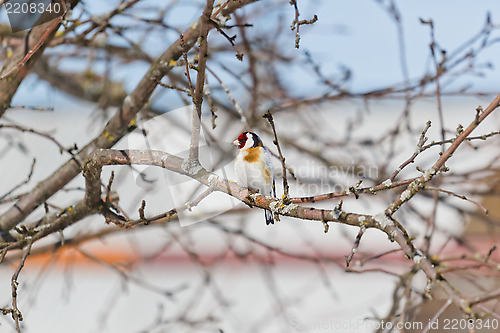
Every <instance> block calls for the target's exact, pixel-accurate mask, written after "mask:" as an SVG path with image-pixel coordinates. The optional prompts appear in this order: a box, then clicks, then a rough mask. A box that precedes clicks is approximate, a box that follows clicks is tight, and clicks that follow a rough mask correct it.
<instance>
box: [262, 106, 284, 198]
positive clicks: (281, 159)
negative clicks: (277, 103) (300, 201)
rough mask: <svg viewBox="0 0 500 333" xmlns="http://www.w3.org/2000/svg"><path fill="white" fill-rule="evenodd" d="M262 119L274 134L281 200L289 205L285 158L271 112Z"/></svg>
mask: <svg viewBox="0 0 500 333" xmlns="http://www.w3.org/2000/svg"><path fill="white" fill-rule="evenodd" d="M263 117H264V118H266V119H267V121H268V122H269V124H270V125H271V128H272V129H273V133H274V140H273V143H274V144H275V146H276V147H277V148H278V154H279V155H280V161H281V168H282V172H283V192H284V193H283V200H284V202H285V204H288V203H290V199H289V194H288V192H289V187H288V180H287V178H286V165H285V157H284V156H283V154H282V153H281V147H280V143H279V141H278V134H277V133H276V127H275V125H274V119H273V115H272V114H271V112H269V111H268V112H266V113H265V114H264V116H263Z"/></svg>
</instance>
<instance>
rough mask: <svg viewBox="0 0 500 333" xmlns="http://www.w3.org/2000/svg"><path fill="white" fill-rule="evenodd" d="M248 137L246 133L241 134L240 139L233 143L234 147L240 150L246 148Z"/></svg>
mask: <svg viewBox="0 0 500 333" xmlns="http://www.w3.org/2000/svg"><path fill="white" fill-rule="evenodd" d="M247 140H248V137H247V134H246V133H241V134H240V135H239V136H238V139H236V140H234V141H233V145H235V146H238V149H241V148H243V147H245V144H246V143H247Z"/></svg>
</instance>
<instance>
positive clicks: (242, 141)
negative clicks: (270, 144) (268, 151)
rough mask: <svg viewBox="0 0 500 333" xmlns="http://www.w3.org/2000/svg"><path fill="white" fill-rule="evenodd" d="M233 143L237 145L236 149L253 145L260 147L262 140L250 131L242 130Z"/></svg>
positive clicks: (243, 148)
mask: <svg viewBox="0 0 500 333" xmlns="http://www.w3.org/2000/svg"><path fill="white" fill-rule="evenodd" d="M233 145H235V146H238V149H240V150H245V149H249V148H254V147H262V146H263V145H262V140H261V139H260V138H259V136H258V135H257V134H255V133H252V132H243V133H241V134H240V135H239V136H238V139H236V140H234V141H233Z"/></svg>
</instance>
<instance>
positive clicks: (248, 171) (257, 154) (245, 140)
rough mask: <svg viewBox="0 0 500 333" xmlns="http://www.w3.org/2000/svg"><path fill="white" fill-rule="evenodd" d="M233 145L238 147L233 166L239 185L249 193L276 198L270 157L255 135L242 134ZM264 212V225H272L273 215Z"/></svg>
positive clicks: (269, 212)
mask: <svg viewBox="0 0 500 333" xmlns="http://www.w3.org/2000/svg"><path fill="white" fill-rule="evenodd" d="M233 145H235V146H238V150H239V152H238V155H237V156H236V160H235V163H234V165H235V169H236V174H237V175H238V179H239V182H240V185H241V186H244V187H247V188H248V189H249V190H251V191H258V192H259V193H260V194H263V195H269V196H274V197H276V189H275V187H274V168H273V164H272V163H271V155H270V154H269V151H268V150H267V149H266V148H265V147H264V145H263V144H262V140H261V139H260V138H259V137H258V136H257V134H255V133H252V132H243V133H241V134H240V135H239V136H238V139H236V140H234V142H233ZM265 212H266V224H267V225H269V224H274V219H273V213H272V212H271V211H268V210H266V211H265Z"/></svg>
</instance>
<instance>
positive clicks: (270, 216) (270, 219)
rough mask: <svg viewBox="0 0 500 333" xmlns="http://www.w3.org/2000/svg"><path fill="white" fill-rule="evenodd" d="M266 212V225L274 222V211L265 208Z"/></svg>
mask: <svg viewBox="0 0 500 333" xmlns="http://www.w3.org/2000/svg"><path fill="white" fill-rule="evenodd" d="M265 212H266V225H270V224H274V219H273V213H272V212H271V211H269V210H265Z"/></svg>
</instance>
